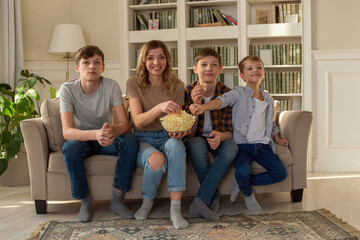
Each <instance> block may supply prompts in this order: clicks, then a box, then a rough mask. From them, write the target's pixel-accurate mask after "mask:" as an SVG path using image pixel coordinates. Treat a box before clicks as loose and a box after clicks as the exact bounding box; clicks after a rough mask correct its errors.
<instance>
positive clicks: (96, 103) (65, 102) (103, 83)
mask: <svg viewBox="0 0 360 240" xmlns="http://www.w3.org/2000/svg"><path fill="white" fill-rule="evenodd" d="M59 96H60V112H73V113H74V127H75V128H77V129H81V130H93V129H100V128H101V127H102V126H103V125H104V123H105V122H108V123H112V112H113V107H114V106H117V105H120V104H123V100H122V93H121V89H120V86H119V84H118V83H117V82H116V81H115V80H112V79H109V78H101V80H100V85H99V87H98V89H97V90H96V91H95V92H94V93H92V94H84V93H83V91H82V89H81V86H80V79H74V80H71V81H68V82H66V83H64V84H63V85H62V86H61V88H60V91H59Z"/></svg>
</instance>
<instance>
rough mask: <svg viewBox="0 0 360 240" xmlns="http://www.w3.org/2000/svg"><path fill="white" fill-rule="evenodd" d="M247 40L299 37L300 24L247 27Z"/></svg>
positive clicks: (300, 33) (300, 32)
mask: <svg viewBox="0 0 360 240" xmlns="http://www.w3.org/2000/svg"><path fill="white" fill-rule="evenodd" d="M247 36H248V38H278V37H301V36H302V24H301V23H271V24H258V25H248V26H247Z"/></svg>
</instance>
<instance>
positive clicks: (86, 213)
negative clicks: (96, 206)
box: [76, 194, 92, 222]
mask: <svg viewBox="0 0 360 240" xmlns="http://www.w3.org/2000/svg"><path fill="white" fill-rule="evenodd" d="M91 213H92V199H91V196H90V195H89V194H88V195H87V196H86V197H85V198H83V199H81V207H80V211H79V213H78V215H77V217H76V219H77V221H79V222H89V221H90V220H91Z"/></svg>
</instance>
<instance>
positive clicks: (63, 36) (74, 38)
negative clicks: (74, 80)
mask: <svg viewBox="0 0 360 240" xmlns="http://www.w3.org/2000/svg"><path fill="white" fill-rule="evenodd" d="M83 46H85V40H84V36H83V33H82V30H81V27H80V25H76V24H58V25H56V26H55V28H54V32H53V35H52V38H51V42H50V46H49V49H48V52H49V53H53V54H65V57H64V58H65V59H66V62H67V68H66V81H68V80H69V59H70V58H71V56H70V53H74V52H76V51H77V50H79V49H80V48H81V47H83Z"/></svg>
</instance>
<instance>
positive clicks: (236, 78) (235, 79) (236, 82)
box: [233, 72, 239, 88]
mask: <svg viewBox="0 0 360 240" xmlns="http://www.w3.org/2000/svg"><path fill="white" fill-rule="evenodd" d="M237 86H239V74H238V73H237V72H236V73H233V88H234V87H237Z"/></svg>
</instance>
